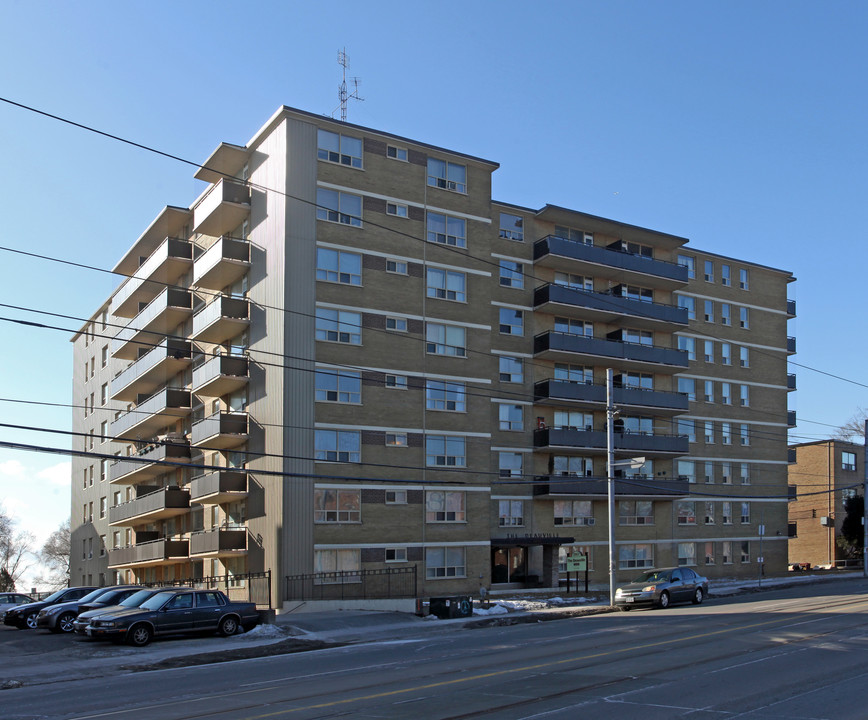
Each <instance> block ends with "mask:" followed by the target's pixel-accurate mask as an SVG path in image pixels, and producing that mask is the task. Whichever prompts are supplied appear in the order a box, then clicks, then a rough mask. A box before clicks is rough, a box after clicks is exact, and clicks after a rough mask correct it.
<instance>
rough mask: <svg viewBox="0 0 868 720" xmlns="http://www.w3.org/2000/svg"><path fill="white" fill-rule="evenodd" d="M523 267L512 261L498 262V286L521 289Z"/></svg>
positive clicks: (522, 284) (522, 285)
mask: <svg viewBox="0 0 868 720" xmlns="http://www.w3.org/2000/svg"><path fill="white" fill-rule="evenodd" d="M523 269H524V265H522V264H521V263H518V262H513V261H512V260H501V261H500V284H501V285H503V286H504V287H511V288H518V289H520V288H523V287H524V274H523Z"/></svg>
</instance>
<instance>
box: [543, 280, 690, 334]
mask: <svg viewBox="0 0 868 720" xmlns="http://www.w3.org/2000/svg"><path fill="white" fill-rule="evenodd" d="M533 305H534V310H536V311H538V312H545V313H551V314H552V315H562V316H565V317H578V318H581V319H582V320H589V321H593V322H605V323H614V322H619V321H622V320H624V319H627V320H628V321H629V324H630V326H631V327H636V328H640V329H650V330H655V329H659V328H660V325H661V323H667V324H672V325H682V326H686V325H687V310H686V308H680V307H678V306H676V305H665V304H663V303H655V302H644V301H642V300H635V299H633V298H627V297H621V296H619V295H610V294H608V293H599V292H590V291H588V290H579V289H577V288H570V287H566V286H565V285H556V284H554V283H550V284H548V285H542V286H540V287H538V288H536V289H535V290H534V291H533Z"/></svg>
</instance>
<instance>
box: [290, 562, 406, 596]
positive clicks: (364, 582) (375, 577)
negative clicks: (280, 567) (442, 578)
mask: <svg viewBox="0 0 868 720" xmlns="http://www.w3.org/2000/svg"><path fill="white" fill-rule="evenodd" d="M417 595H418V588H417V582H416V565H415V564H412V565H410V566H408V567H396V568H373V569H370V570H343V571H340V572H327V573H311V574H308V575H287V576H286V589H285V598H284V599H286V600H293V601H298V600H352V599H357V600H360V599H370V598H414V597H417Z"/></svg>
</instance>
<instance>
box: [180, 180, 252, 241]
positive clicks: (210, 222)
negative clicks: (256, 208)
mask: <svg viewBox="0 0 868 720" xmlns="http://www.w3.org/2000/svg"><path fill="white" fill-rule="evenodd" d="M249 212H250V188H249V187H247V186H246V185H245V184H244V183H243V182H241V181H238V180H231V179H229V178H223V179H222V180H219V181H218V182H216V183H214V185H212V186H211V188H210V189H209V190H208V192H207V193H206V194H205V196H204V197H203V198H202V199H201V200H200V201H199V204H198V205H197V206H196V207H195V208H194V210H193V229H194V230H195V231H196V232H198V233H202V234H203V235H211V236H213V237H219V236H220V235H225V234H226V233H228V232H231V231H232V229H233V228H236V227H238V226H239V225H240V224H241V221H242V220H243V219H244V218H245V217H247V215H248V213H249Z"/></svg>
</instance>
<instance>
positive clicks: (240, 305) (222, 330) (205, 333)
mask: <svg viewBox="0 0 868 720" xmlns="http://www.w3.org/2000/svg"><path fill="white" fill-rule="evenodd" d="M249 322H250V303H249V302H248V301H247V299H246V298H235V297H227V296H225V295H221V296H220V297H218V298H217V299H216V300H212V301H211V302H210V303H208V304H207V305H203V306H202V307H200V308H199V309H198V310H196V312H195V313H193V333H192V335H193V338H194V339H195V340H200V341H202V342H213V343H221V342H223V341H225V340H228V339H229V338H231V337H234V336H235V335H237V334H238V333H239V332H241V331H242V329H243V328H244V327H246V326H247V325H248V324H249Z"/></svg>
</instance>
